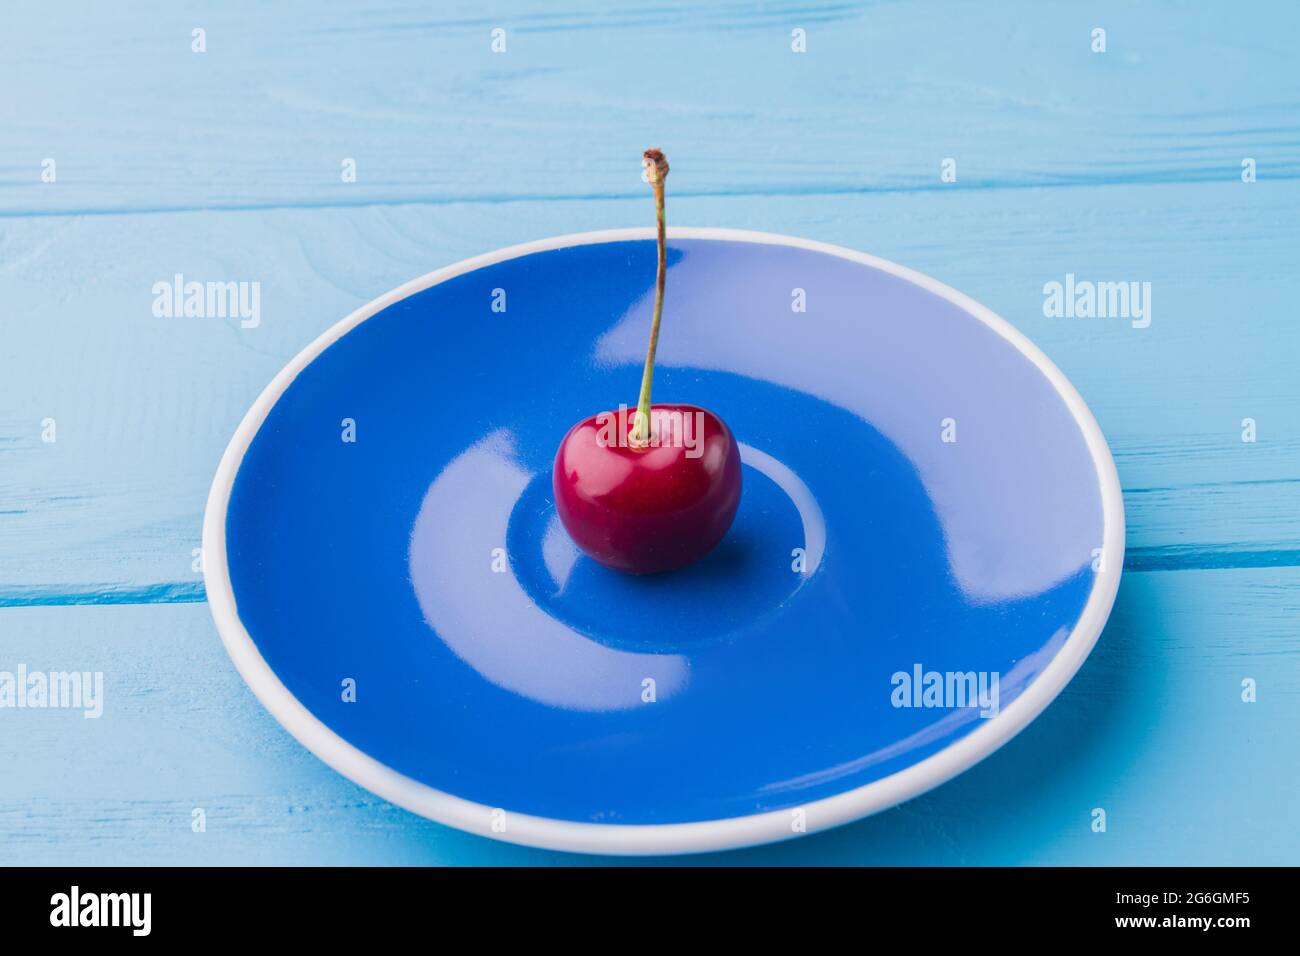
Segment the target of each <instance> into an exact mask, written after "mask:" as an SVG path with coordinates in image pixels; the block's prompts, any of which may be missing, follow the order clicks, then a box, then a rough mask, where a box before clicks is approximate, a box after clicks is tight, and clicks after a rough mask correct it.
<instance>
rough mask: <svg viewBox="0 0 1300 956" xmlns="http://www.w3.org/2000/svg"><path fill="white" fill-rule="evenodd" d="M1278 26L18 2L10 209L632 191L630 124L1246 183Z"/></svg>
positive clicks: (597, 7) (989, 183) (763, 157)
mask: <svg viewBox="0 0 1300 956" xmlns="http://www.w3.org/2000/svg"><path fill="white" fill-rule="evenodd" d="M1265 25H1267V26H1265ZM1095 27H1103V28H1105V29H1106V30H1107V31H1108V33H1107V44H1108V45H1107V49H1106V52H1105V53H1093V52H1091V42H1092V41H1091V31H1092V30H1093V29H1094V28H1095ZM195 28H202V29H204V30H206V31H207V32H206V36H205V41H206V52H205V53H201V54H200V53H195V52H192V42H193V41H192V38H191V31H192V30H193V29H195ZM498 28H500V29H504V30H505V31H506V48H505V51H504V52H502V53H493V52H492V36H491V31H492V30H493V29H498ZM794 29H802V30H805V31H806V36H807V52H806V53H803V54H798V53H794V52H792V49H791V46H792V39H791V32H792V30H794ZM53 36H57V37H58V55H57V56H56V55H51V53H50V46H49V44H48V42H46V41H47V40H48V38H50V37H53ZM1297 39H1300V13H1297V9H1296V7H1295V5H1294V4H1291V3H1286V2H1282V3H1276V4H1272V5H1270V4H1264V5H1262V6H1261V5H1256V6H1254V7H1252V8H1251V14H1250V15H1249V16H1245V15H1242V12H1241V11H1240V10H1239V9H1236V8H1234V7H1232V6H1229V5H1221V4H1185V5H1182V6H1180V8H1179V9H1178V10H1177V13H1176V14H1170V13H1169V12H1168V11H1167V10H1165V9H1164V8H1162V7H1159V6H1138V5H1133V4H1128V3H1123V2H1109V3H1091V4H1088V5H1087V6H1086V7H1078V6H1075V5H1068V4H1043V3H1040V2H1038V0H1008V2H1003V3H1000V4H999V5H998V8H997V10H996V12H993V11H990V10H988V9H986V8H984V7H982V6H980V5H978V4H970V3H963V2H960V0H949V2H944V3H934V4H928V5H927V9H926V10H925V12H924V13H920V12H919V11H916V10H914V9H911V8H910V7H909V6H908V5H905V4H873V5H856V4H849V3H843V2H836V0H831V2H808V3H802V4H799V5H797V6H795V7H793V8H788V9H786V10H781V9H777V8H767V7H755V5H753V4H746V3H742V2H739V0H723V2H712V3H686V2H684V0H676V2H659V0H656V2H654V3H649V2H641V3H634V4H619V5H616V6H615V7H614V8H610V7H609V6H608V5H607V4H605V3H604V2H602V0H576V2H573V3H570V4H567V5H566V6H565V8H564V10H563V11H551V10H547V11H540V10H538V9H537V8H536V5H535V4H532V3H529V2H527V0H513V2H509V3H504V4H494V5H493V8H492V10H491V12H490V13H489V12H487V11H484V10H483V8H482V6H481V5H480V4H475V3H472V2H469V0H462V2H457V3H447V4H438V5H437V9H436V10H431V9H429V5H428V4H423V3H416V2H406V3H390V4H382V5H369V4H368V5H366V7H365V8H364V9H360V8H359V9H354V10H334V11H327V10H322V9H321V8H320V6H319V5H317V4H311V3H307V2H303V0H296V2H289V3H283V4H277V5H276V6H275V7H274V9H269V8H266V7H265V6H263V5H261V4H257V3H255V2H252V0H244V2H236V3H229V4H222V5H220V6H219V7H213V8H210V9H206V10H203V11H202V12H199V11H193V10H188V9H184V8H178V7H169V8H168V9H164V10H159V11H154V12H153V13H152V14H151V15H150V17H148V18H147V20H146V19H142V18H139V17H135V18H128V17H123V16H122V13H121V11H120V10H117V9H115V8H113V7H111V6H104V5H102V4H95V3H93V2H91V0H82V2H78V3H61V4H58V5H44V6H36V7H32V8H30V9H28V10H25V11H24V12H23V15H22V16H21V17H17V18H11V20H10V21H9V22H7V23H6V30H5V31H4V33H3V34H2V35H0V84H3V86H4V88H5V89H11V90H15V91H17V92H18V95H16V96H13V97H7V98H6V100H5V101H4V103H0V127H2V128H4V130H5V142H6V148H5V150H4V153H3V155H0V210H3V212H4V214H7V215H15V214H17V215H44V214H50V213H69V212H105V211H139V210H158V209H191V210H192V209H209V208H244V209H248V208H264V207H267V206H286V205H292V206H305V207H320V206H346V205H356V204H360V203H373V202H396V201H401V202H409V201H420V202H427V203H438V204H445V203H452V202H461V201H466V200H474V201H479V202H487V203H491V202H501V201H512V200H521V199H529V198H552V199H567V200H584V201H585V200H592V199H604V198H609V197H636V196H639V195H640V194H641V192H642V186H641V184H640V183H639V182H638V181H637V174H638V171H639V170H638V166H637V162H636V158H637V156H638V155H639V152H640V150H641V148H642V147H644V146H645V145H647V144H646V143H645V139H646V137H647V136H649V137H651V138H654V139H660V140H663V141H664V142H663V145H664V146H665V147H668V146H671V148H672V156H673V157H674V159H675V161H677V162H679V163H680V164H681V167H680V168H681V169H682V170H683V171H685V170H689V171H690V172H689V178H687V177H686V176H683V177H682V178H681V179H679V180H677V182H676V186H677V189H679V190H680V191H681V192H682V194H684V195H685V194H693V195H709V196H723V195H737V194H740V195H772V194H784V195H801V196H808V195H827V194H831V195H834V194H840V195H845V194H854V193H860V192H863V191H878V190H882V189H885V190H935V189H941V188H946V187H944V186H943V185H942V184H941V183H940V181H939V163H940V161H941V159H943V158H945V157H952V158H955V159H956V160H957V162H958V166H957V168H958V184H957V186H958V188H960V189H1017V188H1023V187H1033V186H1039V185H1045V184H1057V185H1109V184H1115V183H1148V184H1149V183H1164V182H1182V183H1186V182H1199V181H1206V182H1225V181H1235V180H1236V179H1237V178H1238V175H1239V173H1240V163H1241V160H1242V159H1243V158H1244V157H1252V158H1254V159H1255V160H1256V161H1257V162H1258V164H1259V175H1260V177H1261V181H1265V180H1268V181H1275V182H1276V181H1280V180H1284V179H1295V178H1296V177H1297V175H1300V156H1298V155H1297V151H1296V146H1297V134H1296V124H1295V104H1296V102H1297V99H1298V98H1300V75H1297V72H1296V71H1295V70H1294V69H1291V68H1290V65H1291V58H1292V56H1293V51H1294V49H1295V47H1296V45H1297V44H1296V41H1297ZM116 104H122V106H120V107H118V106H116ZM125 104H129V107H127V106H126V105H125ZM106 105H110V106H108V108H106ZM349 157H350V158H353V159H355V160H356V161H357V180H356V182H355V183H345V182H343V180H342V169H341V163H342V161H343V160H344V159H345V158H349ZM46 158H53V159H55V160H56V163H57V164H58V165H57V170H58V174H59V175H58V180H57V183H56V184H52V185H51V184H46V183H42V182H41V179H40V173H41V162H42V160H43V159H46ZM1140 208H1141V207H1138V208H1137V210H1133V211H1132V212H1135V213H1138V214H1140Z"/></svg>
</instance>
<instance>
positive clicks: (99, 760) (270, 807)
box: [0, 568, 1300, 865]
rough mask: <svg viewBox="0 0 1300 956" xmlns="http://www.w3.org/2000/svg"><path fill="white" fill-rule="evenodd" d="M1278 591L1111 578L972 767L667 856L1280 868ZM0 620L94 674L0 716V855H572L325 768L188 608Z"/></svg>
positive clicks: (8, 643)
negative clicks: (837, 820)
mask: <svg viewBox="0 0 1300 956" xmlns="http://www.w3.org/2000/svg"><path fill="white" fill-rule="evenodd" d="M1297 593H1300V569H1294V568H1287V569H1245V570H1215V571H1181V572H1153V573H1148V574H1137V575H1130V576H1128V577H1127V578H1125V581H1124V584H1123V587H1122V589H1121V592H1120V596H1119V601H1118V604H1117V607H1116V611H1115V614H1114V616H1113V618H1112V620H1111V623H1110V625H1109V626H1108V627H1107V629H1106V632H1105V634H1104V635H1103V637H1102V639H1101V642H1100V644H1099V645H1098V647H1097V649H1096V650H1095V651H1094V652H1093V655H1092V657H1091V658H1090V659H1089V661H1088V662H1087V664H1085V666H1084V668H1083V670H1082V671H1081V672H1080V674H1079V675H1078V676H1077V677H1076V678H1075V680H1074V681H1073V682H1072V683H1071V684H1070V686H1069V687H1068V688H1067V689H1066V690H1065V692H1064V693H1063V694H1062V696H1061V697H1060V698H1059V699H1058V700H1057V701H1056V702H1055V703H1054V704H1053V705H1052V706H1051V707H1050V708H1049V709H1048V710H1047V711H1046V712H1045V713H1044V714H1043V716H1042V717H1040V718H1039V719H1038V720H1037V721H1036V722H1035V723H1034V724H1032V725H1031V726H1030V727H1029V728H1028V729H1027V730H1026V731H1025V732H1023V733H1022V734H1021V735H1020V736H1019V737H1017V738H1016V739H1015V740H1013V741H1012V742H1010V743H1009V744H1007V745H1006V746H1005V747H1004V748H1003V749H1002V750H1000V751H999V752H998V753H996V754H994V755H993V756H992V757H990V758H989V759H988V760H986V761H985V762H984V763H982V764H980V765H979V766H977V767H976V768H974V769H973V770H971V771H969V772H968V773H966V774H964V775H962V776H961V777H959V778H958V779H956V780H954V781H952V782H951V783H949V784H946V785H944V786H943V787H940V788H939V789H937V790H935V791H932V792H931V793H930V794H927V795H925V796H923V797H921V798H918V799H917V800H914V801H912V802H910V803H908V804H905V805H904V806H902V807H900V808H898V809H896V810H893V811H890V812H887V813H885V814H882V815H880V816H877V817H874V818H871V819H869V820H866V821H863V822H861V823H858V824H855V825H852V826H849V827H847V828H844V829H840V830H836V831H832V832H831V833H828V834H822V835H815V836H813V837H810V838H808V839H806V840H802V841H798V842H795V843H791V844H785V845H782V846H777V847H771V848H766V849H758V850H752V851H744V852H739V853H734V854H726V855H720V856H711V857H702V858H686V859H685V860H683V861H682V862H688V863H690V862H703V863H708V862H725V863H788V864H816V863H863V864H867V863H874V864H899V863H908V864H1020V863H1028V864H1089V865H1091V864H1102V863H1114V864H1137V863H1148V864H1180V865H1182V864H1243V863H1263V864H1270V863H1271V864H1282V863H1291V862H1294V860H1295V859H1296V855H1297V853H1300V832H1297V830H1296V828H1295V827H1294V826H1293V825H1292V823H1293V820H1292V816H1291V814H1292V803H1293V801H1292V796H1293V794H1294V793H1295V791H1296V788H1297V786H1300V778H1298V775H1300V738H1298V737H1297V736H1296V735H1295V734H1293V733H1284V732H1281V731H1280V728H1282V727H1285V726H1288V725H1289V724H1290V722H1291V721H1292V719H1293V716H1294V714H1295V712H1296V707H1297V704H1298V703H1300V690H1297V688H1300V652H1297V650H1296V646H1295V641H1294V622H1295V620H1296V615H1297V612H1298V611H1300V599H1297ZM0 635H2V637H0V648H2V653H0V669H8V670H13V669H14V668H15V667H16V666H17V665H18V664H19V663H25V664H26V665H27V666H28V667H29V668H31V669H40V670H47V671H48V670H72V669H77V670H89V671H96V670H98V671H102V672H103V673H104V680H105V690H104V695H103V696H104V707H103V716H102V717H100V718H99V719H97V720H88V719H84V718H83V717H82V716H81V715H80V714H79V713H75V712H69V711H55V710H45V711H39V710H5V711H0V726H3V728H4V732H3V733H0V766H4V767H5V768H6V771H5V773H4V775H3V777H0V865H13V864H24V863H26V864H30V863H43V864H56V863H76V864H88V863H89V864H94V863H110V862H111V863H115V864H158V863H186V864H190V863H209V864H226V863H300V864H324V863H364V864H379V863H401V864H430V863H434V864H436V863H447V862H457V863H488V864H496V863H533V864H538V863H567V862H588V861H587V860H585V858H580V857H569V856H564V855H561V854H549V853H544V852H540V851H533V850H524V849H519V848H514V847H509V846H505V845H502V844H495V843H491V842H489V841H486V840H483V839H480V838H477V837H471V836H466V835H463V834H460V833H458V832H456V831H453V830H450V829H447V828H444V827H441V826H439V825H436V824H433V823H430V822H428V821H425V820H422V819H420V818H417V817H415V816H413V815H411V814H408V813H406V812H405V811H401V810H398V809H396V808H394V807H392V806H390V805H388V804H386V803H384V802H383V801H381V800H378V799H376V798H374V797H372V796H371V795H370V794H368V793H367V792H366V791H364V790H362V789H360V788H358V787H356V786H354V785H352V784H351V783H349V782H347V781H346V780H344V779H343V778H342V777H340V776H338V775H337V774H335V773H334V772H333V771H331V770H329V769H328V768H327V767H325V765H324V764H322V763H320V762H319V761H317V760H316V758H314V757H312V756H311V755H310V754H309V753H308V752H307V751H306V750H305V749H303V748H302V747H300V746H299V745H298V744H297V743H296V742H294V741H293V740H292V738H290V737H289V736H288V734H287V733H285V732H284V731H283V730H281V729H280V727H279V725H278V724H276V723H275V721H274V720H273V719H272V718H271V717H270V716H269V715H268V714H266V713H265V712H264V711H263V710H262V709H261V706H260V705H259V704H258V703H257V702H256V700H255V699H254V698H253V696H252V694H251V693H250V692H249V691H248V690H247V688H246V687H245V686H244V685H243V683H242V681H241V680H240V679H239V677H238V675H237V674H236V673H235V671H234V669H233V667H232V666H231V665H230V663H229V662H228V660H227V659H226V656H225V653H224V651H223V650H222V648H221V645H220V641H219V640H218V638H217V636H216V634H215V631H214V629H213V627H212V624H211V621H210V619H209V617H208V612H207V609H206V608H205V607H202V606H198V605H173V606H158V605H152V606H119V607H76V608H62V607H60V608H23V609H12V608H11V609H4V610H0ZM1247 677H1251V678H1254V679H1255V680H1256V681H1257V682H1258V701H1257V702H1256V703H1253V704H1248V703H1244V702H1242V700H1241V681H1242V680H1243V679H1245V678H1247ZM1097 807H1100V808H1103V809H1104V810H1105V811H1106V814H1107V831H1106V832H1105V833H1094V832H1093V831H1092V829H1091V822H1092V811H1093V809H1094V808H1097ZM195 808H202V809H203V810H204V811H205V813H206V823H207V830H206V832H204V833H195V832H192V829H191V819H192V816H191V815H192V811H193V810H194V809H195Z"/></svg>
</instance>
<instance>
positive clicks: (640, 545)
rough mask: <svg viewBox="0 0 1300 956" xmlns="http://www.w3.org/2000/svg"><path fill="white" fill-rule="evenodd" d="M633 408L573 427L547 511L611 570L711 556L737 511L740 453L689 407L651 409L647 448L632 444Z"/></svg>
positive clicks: (647, 568)
mask: <svg viewBox="0 0 1300 956" xmlns="http://www.w3.org/2000/svg"><path fill="white" fill-rule="evenodd" d="M634 417H635V410H629V409H623V410H622V411H621V412H602V413H600V414H599V415H593V416H592V417H591V418H588V419H586V420H584V421H581V422H579V423H578V424H576V425H574V426H573V428H571V429H570V430H569V433H568V434H567V435H565V436H564V441H562V442H561V443H560V449H559V451H558V452H557V453H556V455H555V468H554V472H553V475H552V478H553V485H554V489H555V510H556V511H557V512H558V513H559V515H560V521H562V522H563V523H564V527H565V530H567V531H568V532H569V536H570V537H571V538H573V540H574V543H576V544H577V545H578V547H579V548H581V549H582V550H583V551H584V552H586V553H587V554H588V555H590V556H591V557H592V558H594V559H595V560H597V561H599V562H600V563H601V564H604V565H606V566H608V567H611V568H615V569H617V570H619V571H628V572H631V573H633V574H649V573H653V572H656V571H671V570H674V569H676V568H680V567H684V566H685V565H687V564H690V563H691V562H692V561H696V560H698V559H699V558H702V557H704V555H706V554H708V553H709V551H711V550H712V549H713V546H714V545H716V544H717V543H718V542H719V541H721V540H722V537H723V535H725V534H726V533H727V529H728V528H730V527H731V522H732V520H733V519H734V518H735V517H736V509H737V508H738V507H739V506H740V449H739V448H738V447H737V446H736V439H735V437H734V436H732V434H731V429H729V428H727V426H726V425H725V424H724V423H723V421H722V419H720V418H718V416H717V415H714V414H713V413H712V412H710V411H707V410H705V409H703V408H699V407H697V406H695V405H654V406H652V412H651V422H652V425H651V443H650V444H649V445H648V446H641V447H638V445H637V443H635V442H634V440H633V438H632V432H633V420H634Z"/></svg>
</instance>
